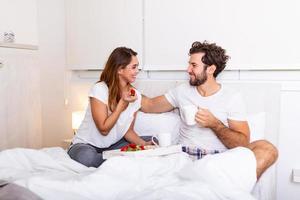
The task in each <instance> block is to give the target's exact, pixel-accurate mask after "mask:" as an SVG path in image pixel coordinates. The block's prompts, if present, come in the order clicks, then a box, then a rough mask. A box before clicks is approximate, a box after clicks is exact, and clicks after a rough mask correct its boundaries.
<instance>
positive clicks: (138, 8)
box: [66, 0, 143, 70]
mask: <svg viewBox="0 0 300 200" xmlns="http://www.w3.org/2000/svg"><path fill="white" fill-rule="evenodd" d="M66 9H67V11H66V12H67V23H66V24H67V37H66V39H67V65H68V68H69V69H74V70H76V69H103V67H104V65H105V62H106V60H107V58H108V56H109V54H110V53H111V51H112V50H113V49H114V48H116V47H118V46H126V47H130V48H132V49H133V50H135V51H137V52H138V57H139V60H140V63H142V57H143V55H142V43H143V37H142V36H143V1H141V0H67V1H66Z"/></svg>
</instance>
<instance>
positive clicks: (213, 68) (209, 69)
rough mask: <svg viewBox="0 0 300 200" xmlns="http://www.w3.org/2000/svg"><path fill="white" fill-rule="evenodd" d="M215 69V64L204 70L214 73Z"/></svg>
mask: <svg viewBox="0 0 300 200" xmlns="http://www.w3.org/2000/svg"><path fill="white" fill-rule="evenodd" d="M215 71H216V66H215V65H211V66H209V67H208V68H207V69H206V72H207V73H208V74H214V72H215Z"/></svg>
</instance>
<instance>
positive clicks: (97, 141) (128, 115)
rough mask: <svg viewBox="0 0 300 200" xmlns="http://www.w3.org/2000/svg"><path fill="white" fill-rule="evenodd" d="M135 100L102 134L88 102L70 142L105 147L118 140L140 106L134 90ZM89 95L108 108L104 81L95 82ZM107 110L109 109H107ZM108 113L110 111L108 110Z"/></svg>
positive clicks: (106, 88)
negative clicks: (108, 129) (104, 133)
mask: <svg viewBox="0 0 300 200" xmlns="http://www.w3.org/2000/svg"><path fill="white" fill-rule="evenodd" d="M136 95H137V97H138V98H137V100H136V101H134V102H132V103H129V105H128V107H127V108H126V110H124V111H123V112H122V113H121V114H120V116H119V119H118V120H117V122H116V124H115V125H114V126H113V128H112V129H111V130H110V132H109V133H108V135H106V136H103V135H102V134H101V133H100V132H99V130H98V129H97V127H96V124H95V122H94V120H93V117H92V112H91V105H90V103H89V105H88V107H87V109H86V113H85V117H84V119H83V121H82V123H81V125H80V127H79V129H78V131H77V133H76V135H75V137H74V138H73V141H72V143H73V144H76V143H88V144H91V145H93V146H96V147H99V148H106V147H109V146H111V145H112V144H114V143H116V142H118V141H119V140H120V139H121V138H122V137H123V136H124V135H125V133H126V132H127V131H128V129H129V127H130V124H131V123H132V121H133V119H134V113H135V112H136V111H138V110H139V109H140V107H141V99H142V97H141V94H140V93H139V92H138V91H137V90H136ZM89 97H94V98H96V99H98V100H99V101H101V102H102V103H104V104H105V105H106V106H107V108H108V87H107V85H106V83H104V82H99V83H97V84H95V85H94V86H93V87H92V89H91V90H90V92H89ZM108 110H109V109H108ZM108 112H109V113H108V115H110V114H111V111H110V110H109V111H108Z"/></svg>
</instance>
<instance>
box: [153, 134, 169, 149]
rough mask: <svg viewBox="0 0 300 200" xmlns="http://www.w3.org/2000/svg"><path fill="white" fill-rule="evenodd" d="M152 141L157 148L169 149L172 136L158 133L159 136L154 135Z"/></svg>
mask: <svg viewBox="0 0 300 200" xmlns="http://www.w3.org/2000/svg"><path fill="white" fill-rule="evenodd" d="M154 138H156V139H157V140H158V143H159V144H157V143H156V142H155V141H154ZM151 141H152V143H153V144H155V146H160V147H167V146H170V145H171V134H170V133H158V134H157V135H153V136H152V138H151Z"/></svg>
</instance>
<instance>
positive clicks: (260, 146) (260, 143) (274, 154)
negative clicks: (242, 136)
mask: <svg viewBox="0 0 300 200" xmlns="http://www.w3.org/2000/svg"><path fill="white" fill-rule="evenodd" d="M249 148H250V149H251V150H252V151H253V152H254V154H257V153H259V154H263V155H264V156H268V157H270V158H271V159H272V160H273V161H274V162H275V161H276V160H277V158H278V150H277V148H276V147H275V146H274V145H273V144H272V143H270V142H268V141H266V140H257V141H254V142H252V143H250V144H249Z"/></svg>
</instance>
